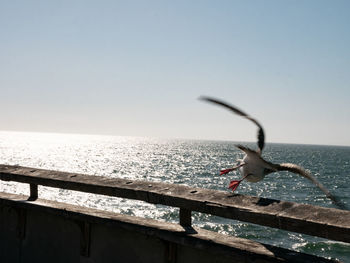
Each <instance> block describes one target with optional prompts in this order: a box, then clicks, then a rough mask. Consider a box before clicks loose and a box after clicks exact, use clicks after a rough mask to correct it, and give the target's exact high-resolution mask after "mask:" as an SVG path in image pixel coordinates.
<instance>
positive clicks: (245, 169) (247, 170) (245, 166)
mask: <svg viewBox="0 0 350 263" xmlns="http://www.w3.org/2000/svg"><path fill="white" fill-rule="evenodd" d="M199 99H200V100H204V101H207V102H210V103H214V104H217V105H220V106H222V107H224V108H226V109H228V110H231V111H233V112H234V113H235V114H238V115H240V116H242V117H244V118H246V119H248V120H250V121H252V122H253V123H255V125H256V126H258V142H257V144H258V150H256V151H255V150H252V149H249V148H247V147H245V146H242V145H239V144H237V145H235V146H236V147H237V148H238V149H240V150H241V151H243V152H244V153H245V156H244V157H243V159H242V160H238V161H239V164H238V165H236V166H234V167H231V168H228V169H224V170H221V171H220V175H223V174H227V173H229V172H231V171H235V170H237V169H238V170H239V171H240V172H241V174H242V176H243V177H242V178H241V179H240V180H234V181H231V182H230V185H229V188H230V189H232V191H235V190H236V189H237V187H238V185H239V184H240V183H241V182H242V181H243V180H247V181H248V182H253V183H256V182H259V181H261V180H263V179H264V178H265V176H266V175H268V174H270V173H274V172H279V171H289V172H292V173H296V174H299V175H301V176H303V177H305V178H307V179H309V180H310V181H311V182H312V183H314V184H315V185H316V186H317V187H318V188H319V189H321V190H322V191H323V192H324V193H325V194H326V196H327V197H328V198H330V199H331V200H332V201H333V202H334V203H335V204H336V205H337V206H339V207H341V208H343V207H344V205H343V204H342V203H341V202H340V201H339V200H338V199H337V198H335V197H334V196H333V195H332V194H331V193H330V192H329V191H328V190H327V189H326V188H325V187H324V186H323V185H322V184H321V183H320V182H319V181H317V180H316V178H315V177H313V176H312V175H311V174H310V173H309V172H308V171H306V170H305V169H304V168H302V167H301V166H299V165H296V164H293V163H281V164H275V163H271V162H268V161H266V160H265V159H263V157H262V156H261V154H262V150H263V148H264V145H265V134H264V129H263V128H262V126H261V124H260V123H259V122H258V121H257V120H255V119H254V118H252V117H251V116H249V115H248V114H246V113H245V112H243V111H241V110H240V109H238V108H236V107H234V106H232V105H229V104H227V103H225V102H223V101H221V100H218V99H214V98H210V97H203V96H202V97H200V98H199Z"/></svg>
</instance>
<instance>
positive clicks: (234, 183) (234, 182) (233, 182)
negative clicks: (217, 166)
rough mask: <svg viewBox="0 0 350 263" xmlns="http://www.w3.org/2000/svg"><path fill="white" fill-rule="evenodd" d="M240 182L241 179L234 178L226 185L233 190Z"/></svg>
mask: <svg viewBox="0 0 350 263" xmlns="http://www.w3.org/2000/svg"><path fill="white" fill-rule="evenodd" d="M241 182H242V180H234V181H231V182H230V185H229V186H228V188H229V189H232V192H234V191H235V190H236V189H237V187H238V186H239V184H240V183H241Z"/></svg>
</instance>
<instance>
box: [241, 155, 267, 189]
mask: <svg viewBox="0 0 350 263" xmlns="http://www.w3.org/2000/svg"><path fill="white" fill-rule="evenodd" d="M242 161H243V163H244V165H242V166H241V167H240V168H239V171H240V172H241V174H242V175H243V177H246V180H247V181H248V182H251V183H256V182H259V181H261V180H262V179H264V178H265V174H264V170H265V168H267V167H266V163H265V162H264V161H263V160H262V159H261V158H260V157H259V156H258V155H257V154H254V153H248V154H246V155H245V156H244V158H243V160H242Z"/></svg>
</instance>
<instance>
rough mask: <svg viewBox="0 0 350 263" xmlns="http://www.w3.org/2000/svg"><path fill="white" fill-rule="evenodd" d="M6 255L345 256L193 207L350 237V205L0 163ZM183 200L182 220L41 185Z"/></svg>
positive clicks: (164, 258) (69, 258) (93, 258)
mask: <svg viewBox="0 0 350 263" xmlns="http://www.w3.org/2000/svg"><path fill="white" fill-rule="evenodd" d="M0 179H1V180H6V181H15V182H22V183H28V185H29V188H30V191H31V195H30V196H23V195H15V194H10V193H0V227H1V229H0V231H1V235H0V262H201V263H203V262H204V263H205V262H338V261H336V260H331V259H325V258H321V257H317V256H313V255H308V254H304V253H299V252H295V251H291V250H288V249H284V248H279V247H275V246H271V245H266V244H262V243H259V242H255V241H251V240H246V239H242V238H236V237H232V236H227V235H223V234H219V233H216V232H212V231H207V230H204V229H200V228H197V227H195V226H193V225H192V222H191V211H198V212H202V213H208V214H212V215H217V216H221V217H225V218H231V219H236V220H241V221H245V222H250V223H255V224H260V225H264V226H269V227H275V228H279V229H284V230H288V231H294V232H299V233H305V234H311V235H314V236H319V237H325V238H328V239H331V240H339V241H343V242H348V243H349V242H350V224H349V222H350V211H344V210H339V209H333V208H324V207H316V206H311V205H305V204H296V203H292V202H284V201H280V200H272V199H264V198H257V197H252V196H244V195H236V194H231V193H228V192H223V191H215V190H209V189H201V188H192V187H188V186H184V185H174V184H165V183H158V182H157V183H155V182H145V181H132V180H124V179H114V178H105V177H100V176H90V175H83V174H75V173H66V172H59V171H50V170H44V169H36V168H29V167H20V166H7V165H0ZM38 185H44V186H50V187H56V188H62V189H70V190H78V191H83V192H89V193H95V194H104V195H108V196H116V197H123V198H129V199H135V200H141V201H145V202H149V203H155V204H163V205H167V206H173V207H178V208H179V219H180V222H179V224H174V223H168V222H161V221H156V220H151V219H145V218H139V217H133V216H127V215H120V214H116V213H112V212H107V211H101V210H96V209H91V208H86V207H80V206H74V205H70V204H65V203H59V202H55V201H48V200H43V199H40V196H38V191H37V186H38Z"/></svg>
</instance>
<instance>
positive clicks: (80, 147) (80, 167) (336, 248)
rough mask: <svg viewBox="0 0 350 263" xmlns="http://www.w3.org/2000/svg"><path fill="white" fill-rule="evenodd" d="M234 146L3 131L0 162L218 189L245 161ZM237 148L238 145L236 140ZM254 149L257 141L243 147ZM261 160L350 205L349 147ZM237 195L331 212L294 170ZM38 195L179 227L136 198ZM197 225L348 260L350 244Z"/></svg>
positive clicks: (198, 217) (296, 149)
mask: <svg viewBox="0 0 350 263" xmlns="http://www.w3.org/2000/svg"><path fill="white" fill-rule="evenodd" d="M235 143H237V142H232V141H200V140H180V139H156V138H141V137H118V136H93V135H78V134H53V133H23V132H0V163H1V164H9V165H21V166H28V167H34V168H43V169H52V170H59V171H66V172H76V173H84V174H89V175H97V176H106V177H112V178H127V179H132V180H148V181H155V182H166V183H174V184H184V185H188V186H193V187H201V188H208V189H215V190H222V191H229V189H227V187H228V184H229V182H230V180H232V179H238V178H240V175H239V174H235V173H232V174H228V175H227V176H219V175H218V174H219V171H220V170H221V169H222V168H228V167H231V166H233V165H235V164H236V163H237V161H236V160H237V159H240V158H242V157H243V153H242V152H240V151H239V150H238V149H236V148H235V147H234V144H235ZM240 143H242V142H240ZM243 144H244V145H247V146H248V147H256V145H255V143H243ZM263 156H264V158H265V159H267V160H269V161H271V162H276V163H280V162H291V163H295V164H298V165H301V166H303V167H304V168H306V169H308V170H310V171H311V172H312V174H313V175H314V176H315V177H316V178H317V179H318V180H319V181H320V182H321V183H322V184H323V185H324V186H326V188H328V189H329V190H330V191H331V192H332V193H333V194H334V195H336V196H337V197H339V198H340V199H341V200H342V201H343V202H344V203H345V204H347V206H349V205H350V147H341V146H318V145H296V144H274V143H267V145H266V148H265V149H264V152H263ZM0 191H1V192H10V193H21V194H29V187H28V185H26V184H20V183H13V182H0ZM236 192H237V193H240V194H245V195H253V196H259V197H266V198H273V199H280V200H283V201H292V202H297V203H306V204H312V205H318V206H324V207H334V205H333V204H332V202H331V201H330V200H329V199H327V198H326V197H325V195H324V193H323V192H321V191H320V190H319V189H318V188H317V187H315V186H314V185H313V184H312V183H311V182H309V181H308V180H307V179H305V178H303V177H301V176H298V175H296V174H293V173H288V172H279V173H273V174H270V175H268V176H267V177H266V178H265V179H264V180H263V181H261V182H258V183H248V182H245V181H243V182H242V183H241V185H240V186H239V187H238V189H237V190H236ZM39 196H40V197H41V198H46V199H51V200H57V201H61V202H67V203H72V204H76V205H81V206H86V207H92V208H98V209H103V210H108V211H113V212H117V213H122V214H128V215H133V216H140V217H145V218H152V219H157V220H163V221H168V222H178V209H177V208H172V207H167V206H162V205H153V204H147V203H144V202H141V201H134V200H127V199H122V198H114V197H106V196H101V195H93V194H87V193H81V192H75V191H68V190H62V189H54V188H48V187H42V186H41V187H40V186H39ZM192 214H193V224H194V225H195V226H197V227H202V228H204V229H208V230H212V231H217V232H219V233H223V234H226V235H232V236H237V237H242V238H248V239H252V240H256V241H259V242H262V243H267V244H272V245H276V246H281V247H285V248H288V249H293V250H297V251H302V252H306V253H310V254H315V255H319V256H324V257H332V258H338V259H340V260H343V261H345V262H350V244H347V243H342V242H335V241H329V240H326V239H321V238H316V237H311V236H307V235H302V234H298V233H293V232H286V231H282V230H277V229H273V228H268V227H262V226H258V225H254V224H249V223H245V222H239V221H235V220H229V219H225V218H220V217H216V216H211V215H207V214H202V213H192Z"/></svg>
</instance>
